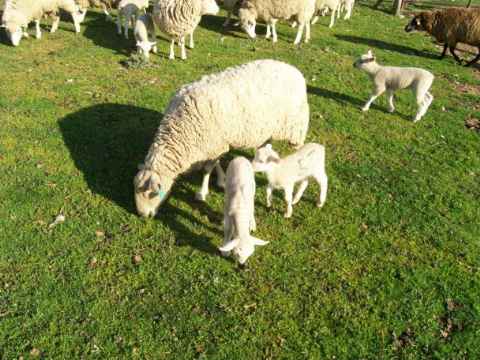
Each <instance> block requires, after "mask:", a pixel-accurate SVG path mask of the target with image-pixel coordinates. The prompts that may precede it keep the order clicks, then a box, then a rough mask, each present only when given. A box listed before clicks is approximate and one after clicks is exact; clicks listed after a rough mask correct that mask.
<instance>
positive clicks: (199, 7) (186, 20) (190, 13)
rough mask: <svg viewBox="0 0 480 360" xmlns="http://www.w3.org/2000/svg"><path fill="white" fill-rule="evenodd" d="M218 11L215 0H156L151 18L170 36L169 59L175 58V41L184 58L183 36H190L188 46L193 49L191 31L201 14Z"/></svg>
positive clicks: (213, 13) (185, 54) (198, 21)
mask: <svg viewBox="0 0 480 360" xmlns="http://www.w3.org/2000/svg"><path fill="white" fill-rule="evenodd" d="M219 11H220V8H219V7H218V5H217V3H216V2H215V0H156V2H155V6H154V8H153V20H154V21H155V23H156V25H157V26H158V28H159V29H160V30H161V31H162V32H164V33H165V34H167V35H168V36H169V37H170V54H169V59H175V52H174V47H175V41H177V42H178V44H179V45H180V51H181V54H180V58H181V59H182V60H185V59H186V58H187V52H186V50H185V37H186V36H187V35H189V36H190V44H189V45H190V46H189V47H190V48H191V49H193V47H194V43H193V32H194V31H195V29H196V27H197V26H198V24H199V23H200V20H201V18H202V15H207V14H210V15H215V14H217V13H218V12H219Z"/></svg>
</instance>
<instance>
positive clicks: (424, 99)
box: [413, 91, 433, 122]
mask: <svg viewBox="0 0 480 360" xmlns="http://www.w3.org/2000/svg"><path fill="white" fill-rule="evenodd" d="M432 101H433V95H432V94H430V93H429V92H428V91H426V92H419V93H417V104H418V111H417V114H416V115H415V118H414V119H413V122H417V121H419V120H420V119H421V118H422V117H423V115H425V114H426V112H427V110H428V108H429V107H430V104H431V103H432Z"/></svg>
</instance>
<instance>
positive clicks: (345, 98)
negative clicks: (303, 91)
mask: <svg viewBox="0 0 480 360" xmlns="http://www.w3.org/2000/svg"><path fill="white" fill-rule="evenodd" d="M307 92H308V93H309V94H314V95H318V96H321V97H324V98H327V99H332V100H335V101H336V102H339V103H341V104H345V103H349V104H351V105H353V106H354V107H362V106H363V104H364V102H365V101H366V100H365V101H362V100H360V99H357V98H354V97H352V96H349V95H346V94H341V93H338V92H335V91H331V90H327V89H322V88H318V87H314V86H310V85H308V86H307ZM372 106H374V105H372Z"/></svg>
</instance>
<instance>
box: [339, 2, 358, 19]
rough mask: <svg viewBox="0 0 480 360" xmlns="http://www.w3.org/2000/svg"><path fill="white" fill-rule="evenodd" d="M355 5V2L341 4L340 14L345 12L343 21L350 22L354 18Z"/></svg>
mask: <svg viewBox="0 0 480 360" xmlns="http://www.w3.org/2000/svg"><path fill="white" fill-rule="evenodd" d="M354 5H355V0H342V1H341V3H340V12H343V11H345V16H344V17H343V20H348V19H350V18H351V17H352V11H353V6H354Z"/></svg>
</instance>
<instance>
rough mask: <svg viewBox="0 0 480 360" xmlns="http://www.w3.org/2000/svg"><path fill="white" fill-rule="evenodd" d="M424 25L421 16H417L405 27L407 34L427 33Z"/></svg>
mask: <svg viewBox="0 0 480 360" xmlns="http://www.w3.org/2000/svg"><path fill="white" fill-rule="evenodd" d="M422 23H423V22H422V19H421V18H420V15H417V16H415V17H414V18H413V19H412V20H411V21H410V22H409V23H408V24H407V26H405V31H406V32H412V31H425V28H424V26H423V24H422Z"/></svg>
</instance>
